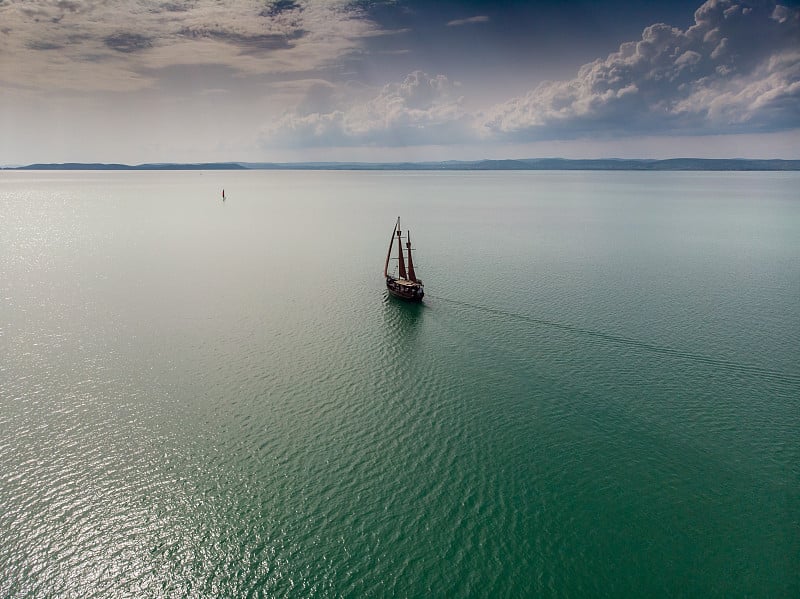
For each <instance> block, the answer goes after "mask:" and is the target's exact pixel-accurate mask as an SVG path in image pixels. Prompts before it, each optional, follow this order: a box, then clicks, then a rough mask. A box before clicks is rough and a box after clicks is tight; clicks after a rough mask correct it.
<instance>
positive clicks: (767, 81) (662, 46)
mask: <svg viewBox="0 0 800 599" xmlns="http://www.w3.org/2000/svg"><path fill="white" fill-rule="evenodd" d="M798 40H800V11H798V10H792V9H789V8H787V7H785V6H781V5H776V4H775V3H768V2H746V1H739V0H709V1H708V2H706V3H705V4H703V5H702V6H701V7H700V8H699V9H698V10H697V11H696V12H695V24H694V25H693V26H692V27H690V28H689V29H687V30H685V31H682V30H680V29H677V28H674V27H670V26H668V25H664V24H655V25H652V26H650V27H647V28H646V29H645V30H644V32H643V33H642V39H641V40H640V41H638V42H629V43H624V44H622V45H621V46H620V48H619V50H618V51H617V52H614V53H613V54H610V55H609V56H608V57H607V58H606V59H604V60H596V61H594V62H592V63H590V64H587V65H584V66H583V67H582V68H581V69H580V70H579V72H578V75H577V77H575V78H574V79H572V80H569V81H556V82H546V83H543V84H540V85H539V86H538V87H536V88H535V89H534V90H532V91H530V92H529V93H527V94H525V95H523V96H520V97H516V98H513V99H511V100H509V101H507V102H504V103H502V104H499V105H497V106H494V107H493V108H491V109H490V110H488V111H487V112H486V114H485V115H484V117H483V128H484V133H485V134H487V135H489V136H497V137H501V138H507V139H514V140H535V139H548V138H550V139H554V138H570V137H581V136H587V135H594V134H611V135H615V134H622V135H624V134H641V133H653V132H668V133H681V134H687V133H688V134H707V133H720V132H738V131H759V130H760V131H769V130H775V129H781V128H786V127H792V126H793V127H797V125H798V123H800V44H798Z"/></svg>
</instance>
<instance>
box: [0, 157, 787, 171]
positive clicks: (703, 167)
mask: <svg viewBox="0 0 800 599" xmlns="http://www.w3.org/2000/svg"><path fill="white" fill-rule="evenodd" d="M8 169H9V170H34V171H66V170H91V171H99V170H103V171H106V170H116V171H120V170H124V171H158V170H160V171H165V170H176V171H187V170H336V171H389V170H392V171H397V170H404V171H405V170H417V171H419V170H429V171H511V170H514V171H585V170H591V171H798V170H800V160H751V159H745V158H670V159H668V160H647V159H628V158H600V159H591V160H570V159H566V158H520V159H508V160H473V161H469V160H448V161H445V162H203V163H192V164H179V163H153V164H138V165H135V166H131V165H128V164H105V163H78V162H67V163H60V164H30V165H28V166H19V167H8Z"/></svg>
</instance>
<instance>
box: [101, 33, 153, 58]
mask: <svg viewBox="0 0 800 599" xmlns="http://www.w3.org/2000/svg"><path fill="white" fill-rule="evenodd" d="M103 42H104V43H105V45H106V46H108V47H109V48H111V49H112V50H116V51H117V52H123V53H125V54H130V53H133V52H140V51H142V50H146V49H147V48H150V47H152V45H153V40H152V39H151V38H149V37H146V36H144V35H142V34H140V33H130V32H125V31H120V32H118V33H114V34H112V35H109V36H107V37H106V38H105V39H104V40H103Z"/></svg>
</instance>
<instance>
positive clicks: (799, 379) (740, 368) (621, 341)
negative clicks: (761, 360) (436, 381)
mask: <svg viewBox="0 0 800 599" xmlns="http://www.w3.org/2000/svg"><path fill="white" fill-rule="evenodd" d="M426 297H429V298H431V299H437V300H441V301H444V302H448V303H450V304H455V305H458V306H464V307H466V308H471V309H473V310H478V311H481V312H485V313H487V314H494V315H497V316H503V317H506V318H513V319H515V320H519V321H522V322H528V323H531V324H535V325H541V326H546V327H550V328H553V329H559V330H562V331H567V332H569V333H574V334H577V335H582V336H585V337H590V338H594V339H601V340H603V341H610V342H612V343H616V344H618V345H626V346H628V347H635V348H637V349H643V350H645V351H649V352H651V353H656V354H661V355H666V356H672V357H675V358H681V359H684V360H691V361H693V362H699V363H702V364H708V365H710V366H716V367H719V368H722V369H724V370H728V371H731V372H738V373H742V374H751V375H755V376H760V377H764V378H768V379H774V380H777V381H781V382H784V383H790V384H800V374H794V373H787V372H781V371H779V370H771V369H769V368H762V367H760V366H754V365H752V364H742V363H740V362H734V361H732V360H724V359H721V358H714V357H711V356H706V355H703V354H697V353H693V352H687V351H683V350H679V349H675V348H671V347H665V346H661V345H656V344H654V343H649V342H647V341H641V340H639V339H632V338H630V337H623V336H621V335H614V334H613V333H604V332H602V331H594V330H592V329H585V328H582V327H578V326H575V325H571V324H567V323H562V322H555V321H552V320H545V319H543V318H536V317H534V316H527V315H525V314H518V313H516V312H508V311H506V310H501V309H499V308H492V307H490V306H480V305H478V304H471V303H469V302H462V301H460V300H454V299H450V298H447V297H442V296H439V295H431V294H427V295H426Z"/></svg>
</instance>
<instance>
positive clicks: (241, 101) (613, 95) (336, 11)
mask: <svg viewBox="0 0 800 599" xmlns="http://www.w3.org/2000/svg"><path fill="white" fill-rule="evenodd" d="M677 156H683V157H707V158H734V157H742V158H787V159H800V0H785V1H783V2H774V1H768V0H763V1H762V0H752V1H751V0H708V1H707V2H705V3H700V2H697V1H694V2H689V1H686V0H671V1H664V2H654V1H638V2H632V1H624V0H606V1H604V2H598V1H597V0H592V1H583V0H571V1H555V0H542V1H537V0H528V1H523V0H494V1H485V0H461V1H455V0H441V1H433V0H162V1H159V0H0V165H20V164H30V163H35V162H120V163H127V164H140V163H144V162H218V161H243V162H262V161H268V162H299V161H372V162H377V161H405V160H410V161H424V160H477V159H484V158H536V157H566V158H601V157H619V158H669V157H677Z"/></svg>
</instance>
